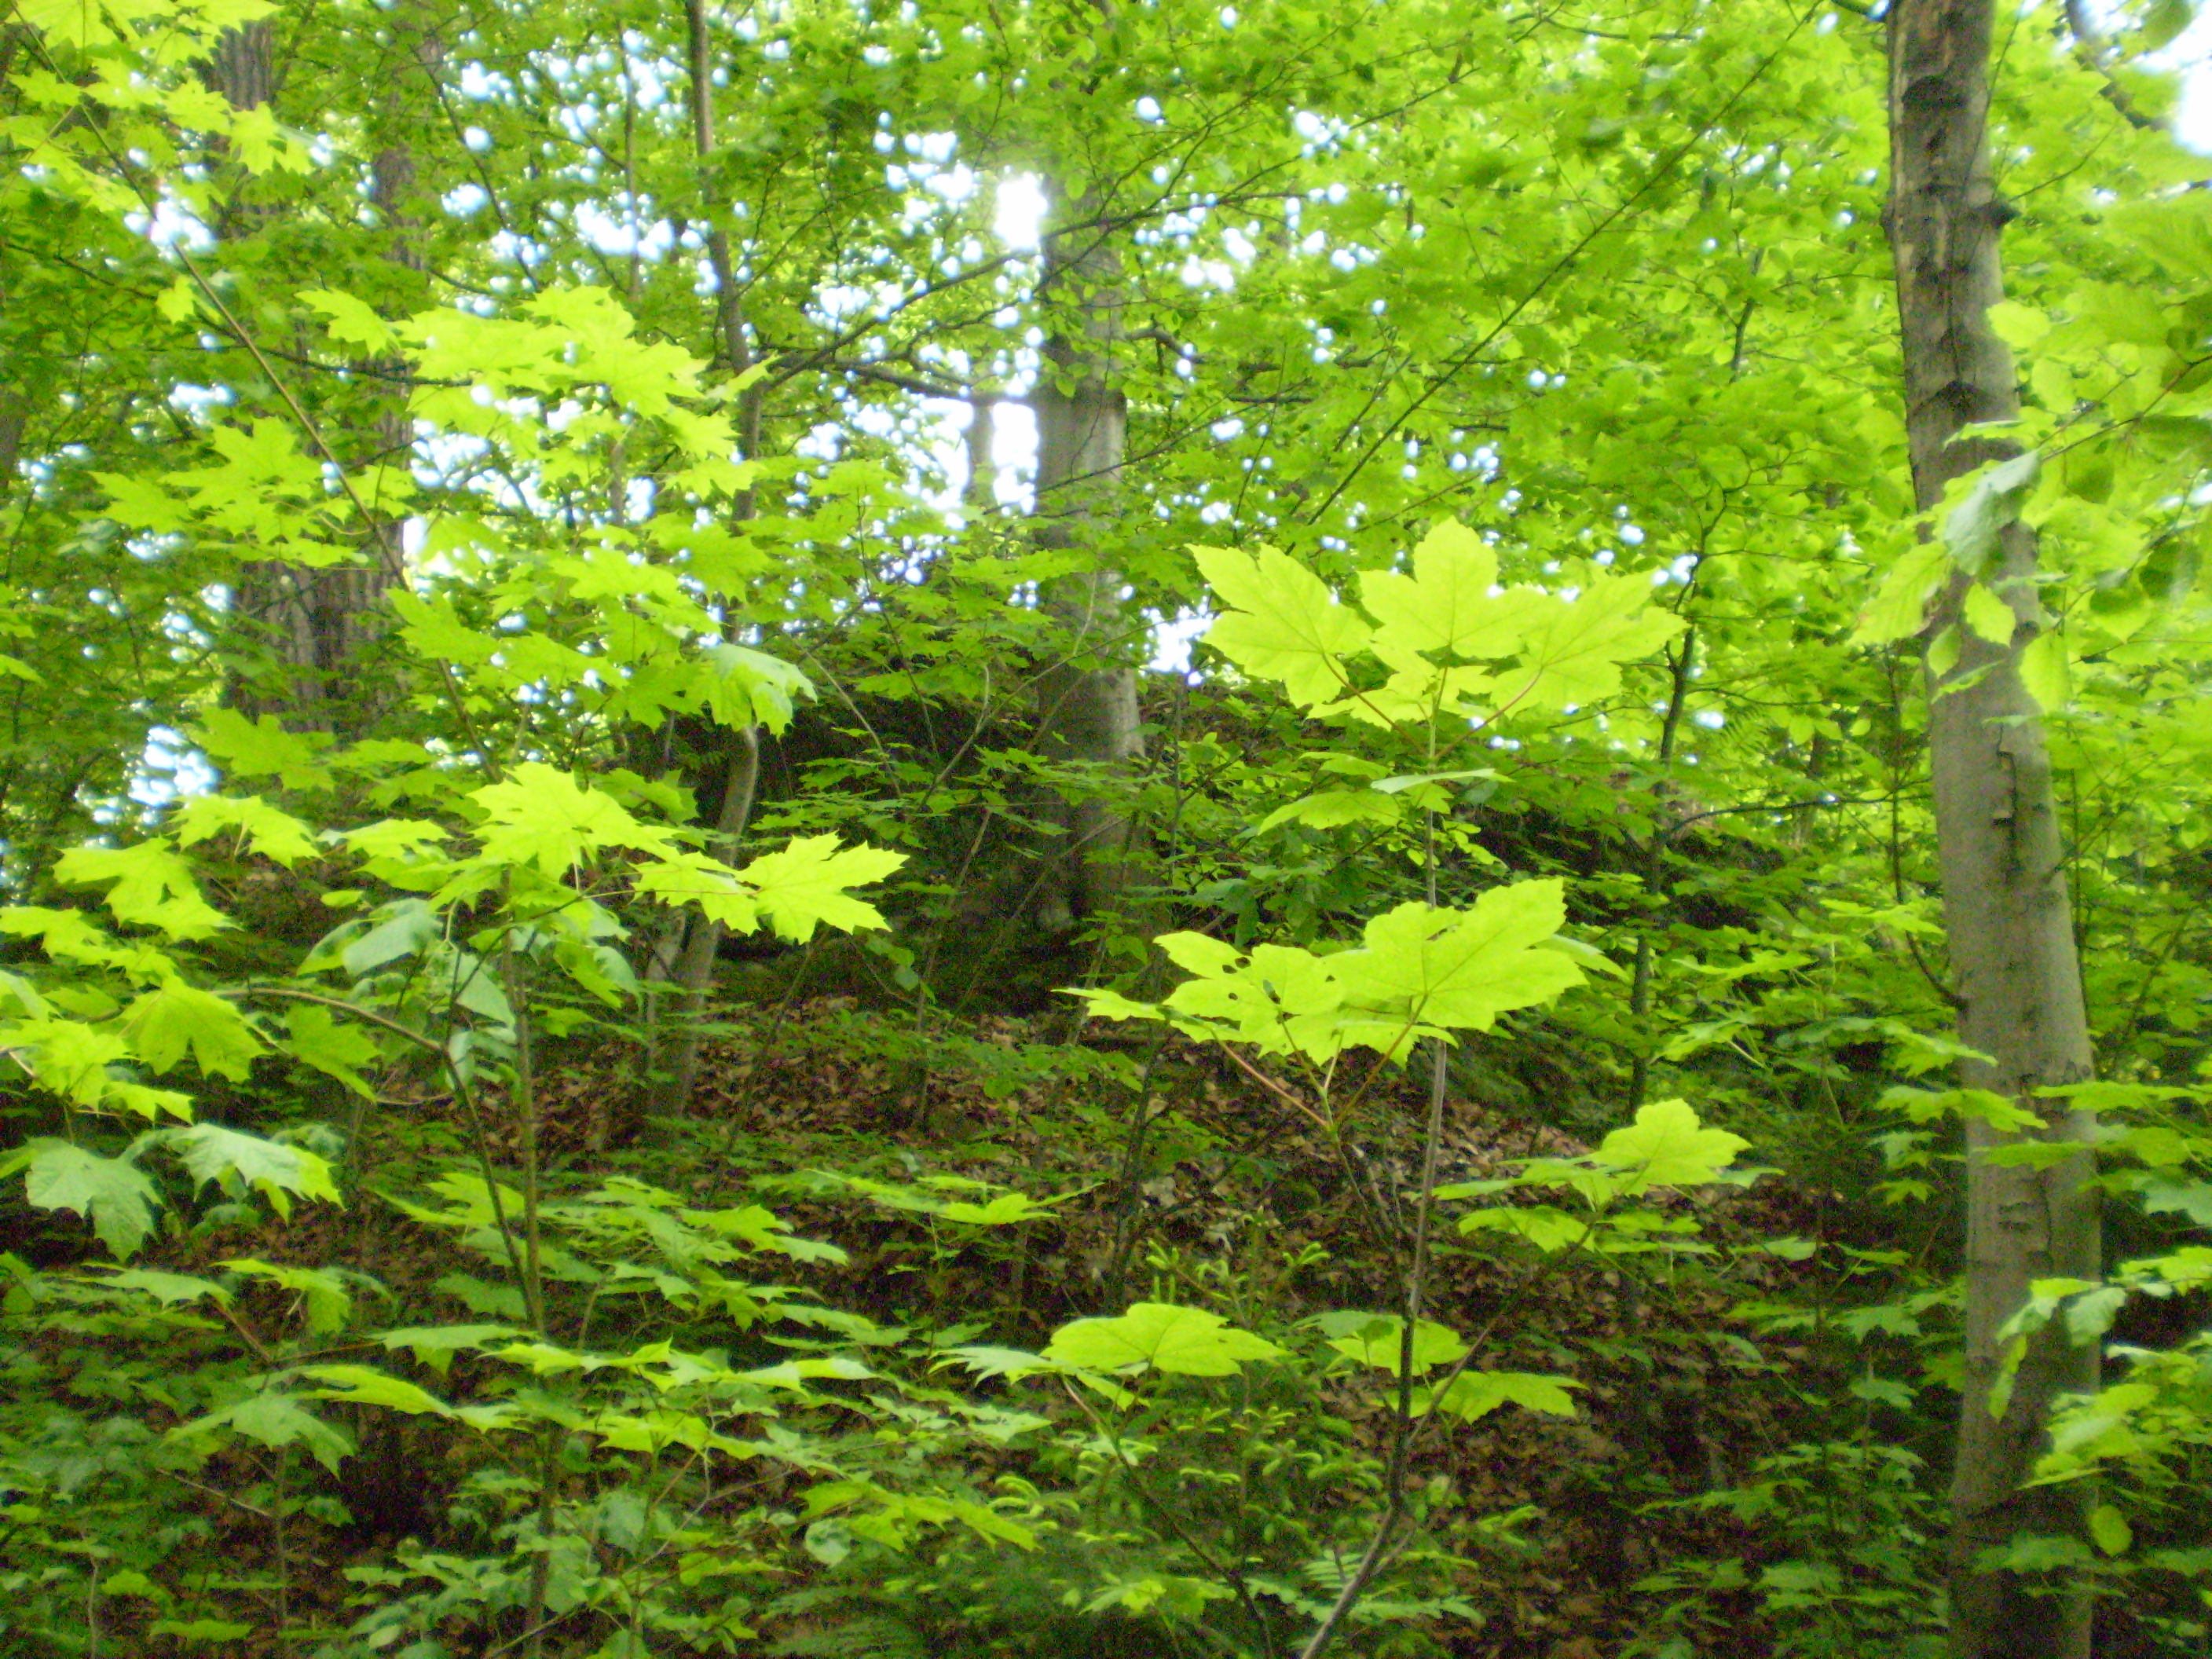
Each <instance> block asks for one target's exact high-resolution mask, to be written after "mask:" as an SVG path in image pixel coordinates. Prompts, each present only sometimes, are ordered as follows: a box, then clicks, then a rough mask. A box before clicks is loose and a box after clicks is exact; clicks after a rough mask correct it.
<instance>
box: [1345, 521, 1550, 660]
mask: <svg viewBox="0 0 2212 1659" xmlns="http://www.w3.org/2000/svg"><path fill="white" fill-rule="evenodd" d="M1497 581H1498V556H1497V555H1496V554H1494V553H1492V551H1491V550H1490V549H1489V547H1488V546H1487V545H1486V544H1484V542H1483V540H1482V538H1481V537H1480V536H1478V535H1477V534H1475V532H1474V531H1472V530H1469V529H1468V527H1467V526H1465V525H1462V524H1459V523H1457V522H1455V521H1454V520H1449V519H1447V520H1443V522H1442V523H1440V524H1438V525H1437V526H1436V528H1435V529H1433V530H1431V531H1430V532H1429V533H1428V535H1427V536H1426V537H1425V538H1424V539H1423V540H1422V542H1421V544H1420V546H1419V547H1418V548H1417V549H1415V550H1414V552H1413V573H1412V574H1410V575H1407V574H1401V573H1400V572H1397V571H1395V570H1383V571H1369V572H1368V573H1367V574H1365V575H1364V576H1362V577H1361V578H1360V582H1359V599H1360V603H1361V604H1362V605H1364V606H1365V607H1366V609H1367V612H1368V614H1369V615H1370V616H1371V617H1374V618H1375V619H1376V621H1377V622H1379V623H1381V624H1382V627H1381V629H1379V630H1378V631H1377V632H1376V636H1375V650H1376V654H1377V655H1379V656H1381V657H1382V658H1383V659H1384V660H1385V661H1388V662H1391V663H1393V664H1394V665H1396V664H1399V663H1400V662H1401V659H1403V658H1404V657H1405V656H1407V654H1409V653H1410V654H1414V655H1437V654H1443V653H1449V655H1452V656H1455V657H1510V656H1512V655H1513V654H1515V653H1516V652H1517V651H1518V650H1519V648H1520V643H1521V641H1520V637H1519V635H1518V633H1517V632H1516V631H1513V630H1510V629H1503V630H1502V629H1500V626H1499V624H1500V623H1501V621H1502V620H1503V615H1502V613H1501V611H1500V610H1499V606H1498V601H1497V600H1496V599H1492V597H1491V592H1490V590H1491V589H1492V587H1493V586H1496V584H1497Z"/></svg>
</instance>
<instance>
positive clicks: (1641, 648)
mask: <svg viewBox="0 0 2212 1659" xmlns="http://www.w3.org/2000/svg"><path fill="white" fill-rule="evenodd" d="M1501 603H1510V604H1512V605H1514V608H1515V609H1516V611H1517V613H1518V614H1517V615H1516V616H1515V617H1514V618H1513V620H1514V622H1515V623H1516V624H1517V625H1518V627H1519V629H1520V631H1521V636H1522V637H1521V648H1520V650H1519V651H1518V652H1517V653H1516V655H1517V656H1518V657H1519V659H1520V666H1519V668H1518V669H1517V670H1516V671H1514V672H1512V673H1510V674H1506V675H1504V676H1502V677H1501V678H1502V680H1503V683H1504V686H1506V687H1508V688H1514V687H1517V688H1518V689H1517V691H1516V693H1515V696H1516V703H1517V705H1518V706H1521V707H1527V708H1568V707H1571V706H1577V705H1580V704H1583V703H1591V702H1597V701H1599V700H1600V699H1601V698H1603V697H1607V696H1611V695H1612V694H1613V692H1615V691H1617V690H1620V665H1622V664H1623V663H1626V662H1633V661H1634V660H1636V659H1638V658H1639V657H1648V656H1650V654H1651V653H1653V652H1655V651H1656V650H1657V649H1658V648H1659V647H1661V646H1662V645H1664V644H1666V642H1667V641H1668V640H1670V639H1672V638H1674V635H1677V634H1679V633H1680V632H1681V631H1682V629H1683V625H1684V624H1683V623H1682V619H1681V618H1680V617H1676V616H1674V615H1673V614H1672V613H1670V612H1668V611H1662V610H1661V609H1659V608H1658V607H1657V606H1656V605H1653V604H1652V603H1651V588H1650V584H1649V583H1646V582H1640V581H1636V580H1632V579H1630V578H1629V577H1626V576H1600V577H1598V578H1596V579H1595V580H1593V581H1591V582H1590V583H1589V585H1588V586H1585V587H1584V588H1583V591H1582V592H1580V593H1578V594H1577V595H1576V596H1575V597H1574V598H1573V599H1559V598H1557V597H1555V596H1553V595H1551V594H1547V593H1539V592H1536V591H1535V590H1534V589H1531V588H1520V589H1516V590H1515V591H1514V592H1512V593H1510V594H1508V595H1507V596H1506V599H1505V600H1504V601H1502V602H1501Z"/></svg>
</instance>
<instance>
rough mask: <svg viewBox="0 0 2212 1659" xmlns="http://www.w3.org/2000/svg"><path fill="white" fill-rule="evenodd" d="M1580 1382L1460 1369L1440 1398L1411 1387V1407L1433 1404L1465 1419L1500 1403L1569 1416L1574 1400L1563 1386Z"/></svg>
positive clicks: (1421, 1409) (1423, 1409)
mask: <svg viewBox="0 0 2212 1659" xmlns="http://www.w3.org/2000/svg"><path fill="white" fill-rule="evenodd" d="M1581 1386H1582V1384H1581V1383H1577V1382H1574V1381H1572V1380H1571V1379H1570V1378H1567V1377H1564V1376H1545V1375H1543V1374H1542V1373H1541V1372H1538V1371H1462V1372H1461V1373H1460V1375H1459V1376H1455V1377H1454V1378H1453V1379H1452V1382H1451V1386H1450V1387H1449V1388H1448V1389H1445V1390H1444V1391H1443V1398H1442V1399H1441V1400H1437V1399H1432V1398H1431V1397H1430V1395H1429V1391H1428V1390H1427V1389H1417V1390H1415V1395H1414V1403H1413V1409H1414V1411H1415V1412H1416V1413H1424V1412H1426V1411H1427V1410H1428V1409H1429V1408H1430V1407H1431V1406H1432V1405H1433V1406H1435V1407H1437V1408H1438V1409H1440V1410H1443V1411H1447V1412H1449V1413H1452V1415H1454V1416H1455V1417H1463V1418H1465V1419H1468V1421H1469V1422H1472V1421H1474V1419H1476V1418H1478V1417H1487V1416H1488V1415H1489V1414H1490V1413H1492V1412H1494V1411H1496V1410H1497V1409H1498V1407H1500V1406H1519V1407H1522V1408H1523V1409H1525V1410H1528V1411H1532V1412H1542V1413H1545V1414H1546V1415H1547V1416H1552V1417H1572V1416H1573V1415H1574V1414H1575V1402H1574V1399H1573V1397H1572V1396H1571V1395H1569V1394H1568V1392H1567V1390H1568V1389H1578V1388H1580V1387H1581Z"/></svg>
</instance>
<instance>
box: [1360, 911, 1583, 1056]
mask: <svg viewBox="0 0 2212 1659" xmlns="http://www.w3.org/2000/svg"><path fill="white" fill-rule="evenodd" d="M1565 921H1566V908H1565V900H1564V897H1563V896H1562V892H1561V888H1560V884H1559V882H1558V881H1556V880H1544V881H1524V882H1517V883H1516V884H1513V885H1512V886H1510V887H1493V888H1492V889H1491V890H1489V891H1488V892H1486V893H1485V894H1483V895H1482V896H1481V897H1480V898H1479V899H1477V900H1476V901H1475V903H1474V908H1472V909H1469V910H1442V909H1433V908H1431V907H1429V906H1428V905H1425V904H1422V903H1419V902H1415V903H1410V904H1401V905H1399V906H1397V907H1396V908H1394V909H1391V910H1388V911H1385V912H1384V913H1383V915H1379V916H1376V917H1375V918H1374V919H1373V920H1372V921H1370V922H1369V923H1368V924H1367V927H1366V933H1365V939H1366V944H1365V948H1364V949H1363V950H1359V951H1345V952H1343V953H1342V954H1341V955H1339V956H1336V957H1331V958H1329V965H1330V967H1331V968H1332V969H1333V970H1334V973H1335V975H1336V978H1337V981H1338V982H1339V983H1340V984H1341V985H1342V986H1343V987H1344V994H1345V1001H1346V1005H1347V1006H1352V1007H1358V1008H1362V1009H1367V1010H1371V1011H1373V1012H1376V1014H1378V1015H1381V1016H1384V1017H1386V1018H1387V1017H1389V1016H1393V1015H1395V1014H1397V1013H1398V1012H1400V1011H1401V1010H1402V1011H1403V1013H1404V1016H1405V1018H1407V1019H1409V1020H1413V1021H1417V1022H1419V1024H1422V1025H1426V1026H1440V1027H1443V1028H1446V1029H1449V1030H1488V1029H1489V1026H1490V1024H1491V1022H1492V1020H1494V1019H1495V1018H1497V1017H1498V1015H1499V1014H1501V1013H1504V1012H1508V1011H1509V1010H1511V1009H1515V1008H1526V1007H1530V1006H1534V1005H1535V1004H1537V1003H1540V1002H1548V1001H1550V1000H1552V999H1553V997H1555V996H1557V995H1559V994H1560V993H1561V992H1562V991H1565V990H1566V989H1568V988H1569V987H1571V986H1575V985H1578V984H1580V983H1581V982H1582V977H1583V975H1582V969H1579V968H1577V966H1576V965H1575V964H1574V963H1573V961H1572V960H1571V958H1570V957H1567V956H1566V955H1565V954H1564V953H1562V952H1560V951H1556V950H1553V949H1551V948H1550V945H1549V941H1550V940H1551V939H1552V938H1553V935H1555V934H1556V933H1558V932H1559V929H1560V927H1562V926H1563V925H1565Z"/></svg>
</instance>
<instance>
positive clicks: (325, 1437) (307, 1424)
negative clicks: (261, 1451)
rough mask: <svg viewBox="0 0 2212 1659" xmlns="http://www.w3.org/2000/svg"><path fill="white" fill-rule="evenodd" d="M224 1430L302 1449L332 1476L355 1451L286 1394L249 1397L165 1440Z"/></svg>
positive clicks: (182, 1426)
mask: <svg viewBox="0 0 2212 1659" xmlns="http://www.w3.org/2000/svg"><path fill="white" fill-rule="evenodd" d="M225 1429H227V1430H228V1431H230V1432H232V1433H233V1434H239V1435H243V1436H244V1437H246V1439H248V1440H251V1441H252V1442H253V1443H254V1444H256V1445H257V1446H267V1447H269V1448H270V1449H272V1450H273V1449H276V1448H277V1447H280V1446H300V1447H303V1448H305V1449H306V1450H307V1455H309V1456H311V1457H313V1459H314V1460H315V1462H318V1463H320V1464H321V1465H322V1466H323V1467H324V1468H326V1469H328V1470H329V1471H330V1472H331V1474H337V1468H338V1464H339V1462H341V1461H342V1460H343V1459H345V1458H348V1457H350V1456H352V1455H353V1451H354V1444H353V1441H352V1440H351V1438H350V1437H348V1436H347V1435H346V1433H345V1432H344V1431H343V1430H341V1429H338V1428H336V1427H334V1426H332V1425H330V1424H328V1423H325V1422H324V1421H323V1419H321V1418H319V1417H317V1416H316V1415H315V1414H314V1413H313V1412H311V1411H309V1410H308V1409H307V1407H305V1406H303V1405H301V1403H300V1401H299V1400H298V1399H296V1398H295V1396H293V1395H288V1394H253V1395H247V1396H246V1398H245V1399H243V1400H240V1401H237V1402H236V1403H235V1404H233V1405H229V1406H225V1407H223V1408H222V1410H220V1411H213V1412H210V1413H208V1414H207V1415H206V1416H204V1417H196V1418H194V1419H192V1420H191V1422H189V1423H180V1424H179V1425H177V1426H176V1427H175V1428H173V1429H171V1430H170V1431H169V1433H168V1438H170V1439H171V1440H187V1439H191V1438H194V1437H197V1436H200V1435H204V1434H213V1433H216V1432H217V1431H221V1430H225Z"/></svg>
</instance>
